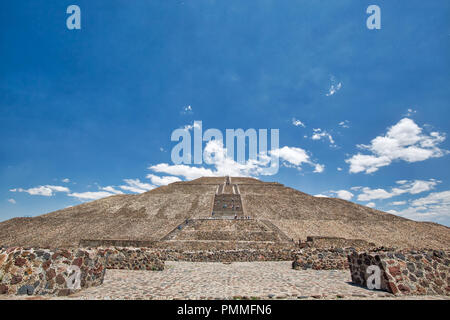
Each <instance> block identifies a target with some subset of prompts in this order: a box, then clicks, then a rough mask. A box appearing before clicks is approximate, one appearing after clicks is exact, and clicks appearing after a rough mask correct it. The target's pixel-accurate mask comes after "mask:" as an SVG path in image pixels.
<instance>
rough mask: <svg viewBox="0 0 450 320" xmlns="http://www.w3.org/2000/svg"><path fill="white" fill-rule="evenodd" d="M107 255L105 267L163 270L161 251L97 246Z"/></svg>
mask: <svg viewBox="0 0 450 320" xmlns="http://www.w3.org/2000/svg"><path fill="white" fill-rule="evenodd" d="M98 251H99V252H101V253H102V254H103V255H106V256H107V257H108V259H107V264H106V268H107V269H126V270H153V271H161V270H164V260H163V258H162V256H161V252H159V251H153V250H148V249H145V248H99V249H98Z"/></svg>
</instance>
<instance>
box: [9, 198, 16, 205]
mask: <svg viewBox="0 0 450 320" xmlns="http://www.w3.org/2000/svg"><path fill="white" fill-rule="evenodd" d="M8 202H9V203H12V204H16V200H14V199H12V198H11V199H8Z"/></svg>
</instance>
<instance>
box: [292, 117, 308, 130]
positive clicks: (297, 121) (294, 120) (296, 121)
mask: <svg viewBox="0 0 450 320" xmlns="http://www.w3.org/2000/svg"><path fill="white" fill-rule="evenodd" d="M292 124H293V125H294V126H296V127H303V128H305V127H306V126H305V124H304V123H303V122H301V121H300V120H297V119H295V118H292Z"/></svg>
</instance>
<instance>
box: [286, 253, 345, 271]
mask: <svg viewBox="0 0 450 320" xmlns="http://www.w3.org/2000/svg"><path fill="white" fill-rule="evenodd" d="M353 250H354V249H352V248H346V249H342V248H337V249H303V250H300V251H299V252H298V254H296V255H295V257H294V262H292V268H293V269H296V270H306V269H314V270H345V269H348V262H347V255H348V254H350V253H351V252H353Z"/></svg>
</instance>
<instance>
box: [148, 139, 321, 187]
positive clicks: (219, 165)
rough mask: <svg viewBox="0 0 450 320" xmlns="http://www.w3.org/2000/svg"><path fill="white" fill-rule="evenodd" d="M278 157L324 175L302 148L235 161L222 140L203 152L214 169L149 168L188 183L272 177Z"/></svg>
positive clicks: (292, 148) (208, 146)
mask: <svg viewBox="0 0 450 320" xmlns="http://www.w3.org/2000/svg"><path fill="white" fill-rule="evenodd" d="M277 158H278V159H279V160H280V161H281V162H282V163H283V164H284V165H285V166H287V167H294V168H296V169H298V170H300V169H301V167H302V165H303V164H308V165H310V166H313V167H314V168H315V170H314V171H315V172H322V171H323V169H324V166H323V165H320V164H317V163H315V162H314V161H312V160H311V159H310V156H309V155H308V153H307V152H306V151H305V150H303V149H302V148H296V147H287V146H285V147H282V148H278V149H275V150H270V151H269V152H268V154H265V155H264V154H260V155H259V157H258V159H249V160H247V161H246V162H245V163H240V162H236V161H234V159H231V158H229V157H228V156H227V149H226V148H224V146H223V142H222V141H220V140H211V141H209V142H208V143H207V144H206V147H205V149H204V160H205V163H206V164H208V165H211V166H212V168H205V167H201V166H190V165H184V164H178V165H170V164H167V163H160V164H156V165H152V166H150V167H149V168H148V169H149V170H151V171H153V172H157V173H165V174H170V175H172V176H178V177H183V178H185V179H187V180H192V179H197V178H200V177H214V176H226V175H229V176H246V177H250V176H259V175H267V174H270V172H269V171H268V170H267V169H268V168H271V167H272V166H273V165H274V164H273V163H272V162H271V160H272V159H277ZM171 179H173V178H171ZM152 183H154V182H152Z"/></svg>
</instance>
